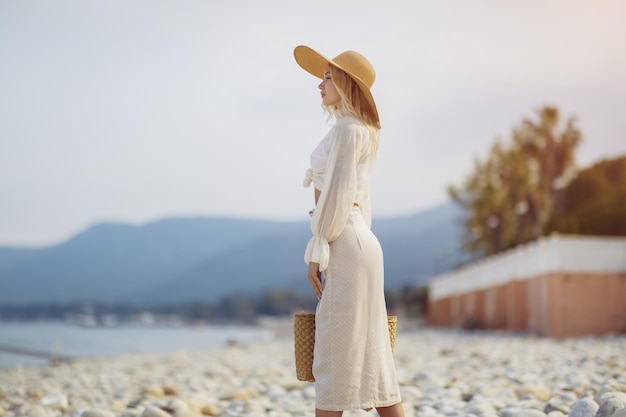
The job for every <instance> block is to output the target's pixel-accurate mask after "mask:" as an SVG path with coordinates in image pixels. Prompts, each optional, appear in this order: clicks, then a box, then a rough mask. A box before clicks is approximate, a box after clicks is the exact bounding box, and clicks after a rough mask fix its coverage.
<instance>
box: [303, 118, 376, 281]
mask: <svg viewBox="0 0 626 417" xmlns="http://www.w3.org/2000/svg"><path fill="white" fill-rule="evenodd" d="M333 129H335V132H334V138H333V144H332V147H331V151H330V154H329V157H328V162H327V165H326V172H325V176H324V185H323V187H322V190H321V192H320V193H319V197H318V201H317V206H316V208H315V212H314V214H313V218H312V219H311V231H312V232H313V237H312V238H311V240H310V241H309V243H308V245H307V249H306V252H305V257H304V258H305V262H306V263H307V264H310V263H318V264H319V271H324V270H325V269H326V268H327V267H328V262H329V256H330V252H329V247H328V243H329V242H332V241H334V240H335V239H337V238H338V237H339V236H340V235H341V233H342V232H343V230H344V228H345V226H346V223H347V222H348V217H349V216H350V211H351V210H352V206H353V204H354V201H355V197H356V191H357V163H358V160H359V154H360V152H359V150H360V147H361V143H362V140H363V139H364V138H365V137H364V134H368V132H367V130H364V129H363V128H362V127H361V126H360V125H359V124H358V123H357V122H354V121H350V120H345V119H344V120H341V121H339V122H337V124H336V125H335V127H334V128H333Z"/></svg>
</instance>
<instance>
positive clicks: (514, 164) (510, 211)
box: [448, 107, 582, 255]
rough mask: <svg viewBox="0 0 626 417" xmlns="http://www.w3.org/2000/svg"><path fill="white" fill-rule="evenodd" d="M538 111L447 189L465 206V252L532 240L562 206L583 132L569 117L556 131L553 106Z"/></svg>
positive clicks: (485, 251)
mask: <svg viewBox="0 0 626 417" xmlns="http://www.w3.org/2000/svg"><path fill="white" fill-rule="evenodd" d="M537 115H538V120H537V121H534V120H523V121H522V123H521V124H520V126H518V127H516V128H514V129H513V133H512V140H511V143H510V144H504V143H503V142H502V141H501V140H497V141H496V142H495V143H494V145H493V146H492V148H491V150H490V152H489V155H488V156H487V158H486V159H485V160H484V161H482V160H480V159H478V158H476V159H475V162H474V171H473V172H472V173H470V175H469V176H468V177H467V178H466V179H465V181H464V182H463V184H462V185H461V186H460V187H455V186H451V187H449V189H448V192H449V194H450V196H451V197H452V199H453V200H454V201H455V202H456V203H458V204H459V205H460V206H461V207H462V208H464V209H465V212H466V216H465V219H464V225H465V232H466V233H465V236H464V238H463V240H464V241H463V246H464V247H465V248H466V249H467V250H469V251H470V252H474V253H477V254H481V255H490V254H493V253H497V252H500V251H503V250H505V249H508V248H510V247H513V246H516V245H519V244H522V243H525V242H528V241H531V240H534V239H536V238H537V237H538V236H540V235H541V233H542V232H543V230H544V227H545V225H546V223H547V222H548V220H549V219H550V217H551V215H552V213H553V212H558V213H560V212H561V211H562V209H563V187H564V185H565V184H567V183H568V181H569V180H570V179H571V178H572V177H573V176H574V173H575V150H576V148H577V147H578V145H579V144H580V142H581V141H582V134H581V133H580V131H579V130H578V128H577V127H576V119H574V118H570V119H569V120H568V121H567V123H566V124H565V127H564V129H562V130H559V111H558V109H557V108H555V107H545V108H543V109H541V110H539V111H538V112H537Z"/></svg>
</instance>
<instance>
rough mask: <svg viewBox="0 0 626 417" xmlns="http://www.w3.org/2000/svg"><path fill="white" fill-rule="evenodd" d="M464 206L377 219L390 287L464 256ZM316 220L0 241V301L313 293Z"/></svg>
mask: <svg viewBox="0 0 626 417" xmlns="http://www.w3.org/2000/svg"><path fill="white" fill-rule="evenodd" d="M458 214H459V212H458V209H457V208H456V207H455V206H453V205H451V204H447V205H443V206H440V207H437V208H435V209H433V210H429V211H425V212H420V213H417V214H415V215H412V216H407V217H402V218H391V219H374V222H373V223H374V224H373V227H372V229H373V230H374V232H375V233H376V234H377V236H378V237H379V239H380V242H381V245H382V247H383V252H384V255H385V274H386V275H385V280H386V281H385V284H386V287H387V288H388V289H392V288H399V287H401V286H403V285H406V284H412V285H419V284H423V283H425V282H426V281H427V280H428V278H429V277H431V276H432V275H433V274H435V273H440V272H443V271H444V270H447V269H449V268H451V267H452V266H454V265H455V264H456V263H458V262H459V261H460V260H461V259H462V254H461V253H460V251H459V249H458V244H457V242H458V238H459V235H460V231H461V229H460V227H459V225H458V224H457V221H456V217H457V216H458ZM309 237H310V229H309V222H308V221H302V222H277V221H259V220H242V219H231V218H173V219H166V220H161V221H157V222H153V223H148V224H145V225H140V226H135V225H128V224H119V223H102V224H97V225H94V226H93V227H90V228H89V229H87V230H85V231H84V232H82V233H79V234H78V235H76V236H75V237H73V238H71V239H69V240H68V241H66V242H64V243H62V244H59V245H55V246H50V247H46V248H41V249H31V248H13V247H0V305H9V304H11V305H13V304H40V303H69V302H75V301H103V302H110V303H120V304H124V303H132V304H154V303H166V302H167V303H169V302H188V301H214V300H216V299H218V298H220V297H222V296H224V295H228V294H232V293H235V292H247V293H250V294H255V293H259V292H262V291H264V290H266V289H270V288H291V289H295V290H297V291H302V292H304V291H310V289H309V284H308V281H307V280H306V275H305V274H306V266H305V265H304V261H303V252H304V248H305V246H306V242H307V240H308V239H309Z"/></svg>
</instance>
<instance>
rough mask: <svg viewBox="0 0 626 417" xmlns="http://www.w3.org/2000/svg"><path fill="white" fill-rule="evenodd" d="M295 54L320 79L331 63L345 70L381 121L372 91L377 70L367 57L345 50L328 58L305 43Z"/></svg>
mask: <svg viewBox="0 0 626 417" xmlns="http://www.w3.org/2000/svg"><path fill="white" fill-rule="evenodd" d="M293 55H294V56H295V58H296V62H297V63H298V65H300V66H301V67H302V68H303V69H304V70H305V71H307V72H308V73H310V74H313V75H314V76H316V77H317V78H320V79H324V72H325V71H326V68H327V67H328V65H329V64H330V65H333V66H335V67H337V68H339V69H341V70H343V71H345V72H346V73H347V74H348V75H349V76H350V78H352V79H353V80H354V81H355V82H356V83H357V85H358V86H359V88H360V89H361V91H363V94H365V98H366V99H367V102H368V103H369V105H370V107H371V108H372V110H373V111H374V115H375V116H376V121H377V122H379V123H380V119H379V117H378V109H376V103H375V102H374V97H373V96H372V93H371V91H370V89H371V88H372V85H373V84H374V80H375V79H376V71H374V67H373V66H372V64H371V63H370V62H369V61H368V60H367V58H365V57H364V56H363V55H361V54H360V53H358V52H355V51H345V52H342V53H340V54H339V55H337V56H336V57H334V58H333V59H328V58H326V57H325V56H324V55H322V54H320V53H319V52H317V51H315V50H313V49H311V48H309V47H308V46H304V45H300V46H297V47H296V49H295V50H294V51H293Z"/></svg>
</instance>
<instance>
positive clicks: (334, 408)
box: [315, 397, 402, 411]
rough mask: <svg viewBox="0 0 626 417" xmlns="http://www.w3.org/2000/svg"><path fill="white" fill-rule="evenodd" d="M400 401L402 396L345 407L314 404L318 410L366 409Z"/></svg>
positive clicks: (386, 405)
mask: <svg viewBox="0 0 626 417" xmlns="http://www.w3.org/2000/svg"><path fill="white" fill-rule="evenodd" d="M401 402H402V398H400V397H397V398H393V399H390V400H388V401H381V402H372V403H367V404H361V405H350V406H347V407H346V408H343V407H318V406H317V404H316V405H315V408H316V409H318V410H322V411H351V410H367V409H372V408H379V407H391V406H392V405H396V404H400V403H401Z"/></svg>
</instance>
